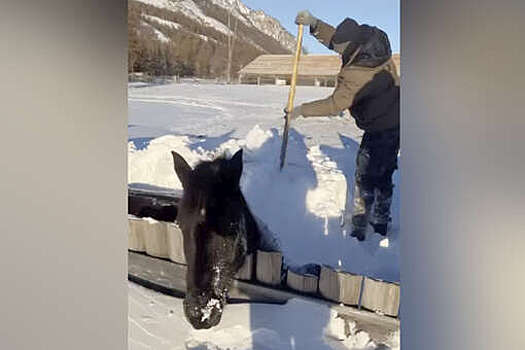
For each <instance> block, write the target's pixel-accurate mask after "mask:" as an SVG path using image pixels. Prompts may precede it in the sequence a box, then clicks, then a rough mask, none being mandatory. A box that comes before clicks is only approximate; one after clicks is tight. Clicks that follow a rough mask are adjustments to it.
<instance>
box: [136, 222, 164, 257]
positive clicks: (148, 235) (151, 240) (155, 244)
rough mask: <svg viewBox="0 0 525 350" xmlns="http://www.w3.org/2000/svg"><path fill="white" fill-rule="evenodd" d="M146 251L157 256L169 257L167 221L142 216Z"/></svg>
mask: <svg viewBox="0 0 525 350" xmlns="http://www.w3.org/2000/svg"><path fill="white" fill-rule="evenodd" d="M142 220H143V221H144V223H145V224H144V242H145V245H146V253H147V254H148V255H151V256H154V257H157V258H169V249H168V223H167V222H163V221H157V220H154V219H151V218H144V219H142Z"/></svg>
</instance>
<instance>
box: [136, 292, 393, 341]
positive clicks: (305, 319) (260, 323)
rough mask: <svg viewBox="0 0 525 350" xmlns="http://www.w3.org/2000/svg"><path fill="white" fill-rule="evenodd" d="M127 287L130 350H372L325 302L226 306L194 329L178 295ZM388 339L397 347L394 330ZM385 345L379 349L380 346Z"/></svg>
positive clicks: (360, 333) (363, 336) (363, 337)
mask: <svg viewBox="0 0 525 350" xmlns="http://www.w3.org/2000/svg"><path fill="white" fill-rule="evenodd" d="M128 287H129V299H128V304H129V315H128V320H129V330H128V333H129V349H130V350H146V349H148V350H179V349H180V350H182V349H191V350H223V349H224V350H226V349H231V350H234V349H235V350H251V349H253V350H295V349H297V350H299V349H300V350H308V349H312V350H323V349H327V350H328V349H341V350H343V349H356V350H357V349H367V350H368V349H370V350H372V349H377V348H378V347H377V344H375V343H374V342H373V341H372V340H371V339H370V337H369V335H368V334H367V333H366V332H363V331H356V332H355V333H354V334H351V335H350V336H349V337H346V336H345V328H344V321H343V320H342V319H340V318H336V313H335V312H334V311H331V310H330V309H329V308H328V307H327V306H325V305H320V304H317V303H312V302H309V301H305V300H301V299H294V300H291V301H289V302H288V303H287V304H286V305H283V306H281V305H264V304H235V305H227V306H226V310H225V311H224V314H223V316H222V320H221V323H220V324H219V325H218V326H217V327H214V328H212V329H210V330H198V331H197V330H194V329H193V328H192V327H191V325H190V324H189V323H188V322H187V321H186V320H185V318H184V315H183V313H182V299H177V298H173V297H170V296H165V295H162V294H159V293H156V292H153V291H151V290H149V289H146V288H143V287H141V286H138V285H136V284H133V283H132V282H129V283H128ZM388 343H389V344H390V345H391V346H392V348H393V349H399V333H396V334H393V335H392V338H391V340H389V341H388ZM383 349H384V347H383Z"/></svg>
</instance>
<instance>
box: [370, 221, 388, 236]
mask: <svg viewBox="0 0 525 350" xmlns="http://www.w3.org/2000/svg"><path fill="white" fill-rule="evenodd" d="M370 224H371V225H372V227H373V228H374V232H375V233H379V234H380V235H381V236H386V235H387V233H388V224H375V223H373V222H371V223H370Z"/></svg>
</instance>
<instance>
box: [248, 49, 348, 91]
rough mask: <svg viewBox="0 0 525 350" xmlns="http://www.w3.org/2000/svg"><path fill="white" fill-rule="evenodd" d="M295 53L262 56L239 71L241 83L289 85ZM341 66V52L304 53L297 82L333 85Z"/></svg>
mask: <svg viewBox="0 0 525 350" xmlns="http://www.w3.org/2000/svg"><path fill="white" fill-rule="evenodd" d="M292 67H293V55H261V56H259V57H257V58H256V59H254V60H253V61H252V62H250V63H248V65H246V66H245V67H244V68H242V69H241V70H240V71H239V83H254V82H256V83H257V84H259V85H260V84H264V83H266V84H268V83H273V84H276V85H285V84H289V82H290V79H291V77H292ZM340 69H341V59H340V58H339V55H304V56H301V60H300V61H299V76H298V81H297V84H298V85H317V86H334V85H335V80H336V76H337V73H338V72H339V70H340Z"/></svg>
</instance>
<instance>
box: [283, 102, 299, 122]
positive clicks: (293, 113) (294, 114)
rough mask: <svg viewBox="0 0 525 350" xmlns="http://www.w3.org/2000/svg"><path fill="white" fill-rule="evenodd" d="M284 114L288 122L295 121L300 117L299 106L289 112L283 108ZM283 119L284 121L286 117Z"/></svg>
mask: <svg viewBox="0 0 525 350" xmlns="http://www.w3.org/2000/svg"><path fill="white" fill-rule="evenodd" d="M284 113H286V114H288V116H289V117H290V121H292V120H295V119H297V118H299V117H300V116H302V110H301V106H300V105H299V106H297V107H294V108H293V109H292V110H291V111H290V112H288V111H287V110H286V108H285V109H284ZM284 118H285V119H286V115H285V116H284Z"/></svg>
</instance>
